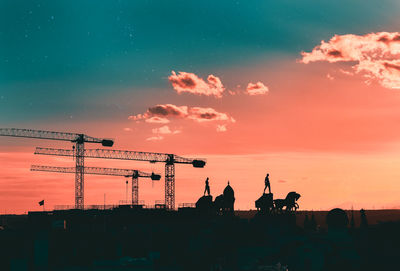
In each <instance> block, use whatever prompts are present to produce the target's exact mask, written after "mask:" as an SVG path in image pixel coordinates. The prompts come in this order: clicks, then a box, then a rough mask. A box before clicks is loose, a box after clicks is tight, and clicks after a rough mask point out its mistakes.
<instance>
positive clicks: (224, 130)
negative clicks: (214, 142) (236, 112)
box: [217, 124, 227, 133]
mask: <svg viewBox="0 0 400 271" xmlns="http://www.w3.org/2000/svg"><path fill="white" fill-rule="evenodd" d="M226 131H227V129H226V125H224V124H222V125H217V132H220V133H221V132H226Z"/></svg>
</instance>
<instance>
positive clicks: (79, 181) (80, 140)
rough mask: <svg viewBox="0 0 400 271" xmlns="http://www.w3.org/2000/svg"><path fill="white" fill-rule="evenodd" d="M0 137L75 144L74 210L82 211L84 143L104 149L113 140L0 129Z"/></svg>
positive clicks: (71, 134) (73, 134)
mask: <svg viewBox="0 0 400 271" xmlns="http://www.w3.org/2000/svg"><path fill="white" fill-rule="evenodd" d="M0 136H11V137H26V138H37V139H49V140H61V141H69V142H72V143H75V148H74V152H73V154H72V156H74V157H75V161H76V167H75V171H74V172H75V208H77V209H83V206H84V166H85V159H84V152H85V142H86V143H100V144H101V145H102V146H104V147H112V145H113V144H114V141H113V140H110V139H102V138H95V137H91V136H88V135H85V134H75V133H63V132H53V131H41V130H31V129H17V128H0Z"/></svg>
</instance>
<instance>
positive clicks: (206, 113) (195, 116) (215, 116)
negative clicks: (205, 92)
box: [187, 107, 235, 122]
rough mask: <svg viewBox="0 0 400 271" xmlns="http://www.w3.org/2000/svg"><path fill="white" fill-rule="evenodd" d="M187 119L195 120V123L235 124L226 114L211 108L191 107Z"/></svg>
mask: <svg viewBox="0 0 400 271" xmlns="http://www.w3.org/2000/svg"><path fill="white" fill-rule="evenodd" d="M187 118H188V119H192V120H195V121H197V122H205V121H227V122H235V119H234V118H232V117H230V116H229V115H228V114H226V113H221V112H218V111H216V110H215V109H214V108H211V107H192V108H189V114H188V116H187Z"/></svg>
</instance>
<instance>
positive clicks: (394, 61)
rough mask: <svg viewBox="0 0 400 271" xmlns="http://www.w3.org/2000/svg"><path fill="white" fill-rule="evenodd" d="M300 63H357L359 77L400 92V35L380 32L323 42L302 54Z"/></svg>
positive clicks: (356, 68) (336, 36)
mask: <svg viewBox="0 0 400 271" xmlns="http://www.w3.org/2000/svg"><path fill="white" fill-rule="evenodd" d="M301 54H302V59H301V60H300V62H302V63H304V64H308V63H310V62H315V61H327V62H329V63H334V62H339V61H341V62H354V63H355V64H354V65H353V66H352V68H353V69H354V71H355V72H356V73H362V74H363V75H364V76H365V77H366V78H367V81H366V83H370V80H377V81H378V82H379V83H380V84H381V85H382V86H383V87H386V88H392V89H400V33H399V32H378V33H370V34H366V35H363V36H359V35H352V34H347V35H335V36H334V37H333V38H331V39H330V40H329V42H325V41H321V44H320V45H318V46H316V47H315V48H314V49H313V50H312V51H311V52H310V53H307V52H302V53H301Z"/></svg>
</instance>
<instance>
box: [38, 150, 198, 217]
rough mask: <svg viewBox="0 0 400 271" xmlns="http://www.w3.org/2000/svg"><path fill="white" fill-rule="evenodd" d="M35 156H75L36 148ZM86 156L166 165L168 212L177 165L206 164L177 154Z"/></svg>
mask: <svg viewBox="0 0 400 271" xmlns="http://www.w3.org/2000/svg"><path fill="white" fill-rule="evenodd" d="M35 154H43V155H57V156H73V151H71V150H67V149H54V148H40V147H38V148H36V150H35ZM84 156H85V157H87V158H104V159H120V160H135V161H148V162H151V163H158V162H161V163H165V206H166V208H167V209H168V210H173V209H175V164H191V165H192V166H193V167H195V168H203V167H204V166H205V164H206V161H205V160H204V159H192V158H185V157H182V156H178V155H176V154H167V153H155V152H140V151H124V150H107V149H86V150H85V152H84Z"/></svg>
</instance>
